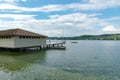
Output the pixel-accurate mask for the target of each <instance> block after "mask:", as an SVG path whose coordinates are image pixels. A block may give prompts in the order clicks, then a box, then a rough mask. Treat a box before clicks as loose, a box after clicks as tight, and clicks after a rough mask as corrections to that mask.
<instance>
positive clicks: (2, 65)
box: [0, 40, 120, 80]
mask: <svg viewBox="0 0 120 80" xmlns="http://www.w3.org/2000/svg"><path fill="white" fill-rule="evenodd" d="M71 42H72V41H67V43H66V47H67V49H66V50H46V51H28V52H5V51H0V80H120V52H119V50H120V41H82V40H81V41H77V42H78V43H71Z"/></svg>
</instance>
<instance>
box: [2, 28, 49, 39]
mask: <svg viewBox="0 0 120 80" xmlns="http://www.w3.org/2000/svg"><path fill="white" fill-rule="evenodd" d="M0 36H29V37H43V38H44V37H47V36H45V35H41V34H38V33H34V32H30V31H26V30H23V29H18V28H17V29H9V30H2V31H0Z"/></svg>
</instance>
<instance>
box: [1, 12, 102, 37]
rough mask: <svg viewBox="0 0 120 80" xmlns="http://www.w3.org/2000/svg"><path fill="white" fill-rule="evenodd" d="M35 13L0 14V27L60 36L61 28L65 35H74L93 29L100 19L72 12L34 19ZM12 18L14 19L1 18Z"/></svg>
mask: <svg viewBox="0 0 120 80" xmlns="http://www.w3.org/2000/svg"><path fill="white" fill-rule="evenodd" d="M34 17H35V15H20V14H2V15H0V29H2V28H3V27H4V29H6V28H23V29H27V30H30V31H35V32H38V33H42V34H46V35H48V36H62V34H63V32H62V31H63V28H64V30H65V34H66V36H75V35H76V34H78V35H80V34H82V33H88V32H87V31H93V30H94V28H95V27H96V26H97V25H100V23H102V21H100V19H98V18H96V17H93V16H92V17H91V16H90V15H88V14H82V13H72V14H67V15H52V16H50V18H49V19H47V20H36V19H35V18H34ZM1 18H2V19H1ZM3 18H4V19H6V18H7V19H8V18H12V19H14V20H8V21H7V20H3ZM93 23H94V24H93Z"/></svg>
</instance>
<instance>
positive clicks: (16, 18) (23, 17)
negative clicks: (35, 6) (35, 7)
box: [0, 14, 35, 21]
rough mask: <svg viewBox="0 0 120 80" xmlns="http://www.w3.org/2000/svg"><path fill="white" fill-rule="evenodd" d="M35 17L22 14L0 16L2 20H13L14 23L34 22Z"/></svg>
mask: <svg viewBox="0 0 120 80" xmlns="http://www.w3.org/2000/svg"><path fill="white" fill-rule="evenodd" d="M34 16H35V15H22V14H0V20H3V21H7V20H9V19H12V20H13V21H28V20H34Z"/></svg>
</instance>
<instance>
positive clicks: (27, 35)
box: [0, 29, 47, 49]
mask: <svg viewBox="0 0 120 80" xmlns="http://www.w3.org/2000/svg"><path fill="white" fill-rule="evenodd" d="M46 38H47V36H45V35H41V34H38V33H34V32H30V31H26V30H23V29H9V30H2V31H0V47H1V48H12V49H17V48H29V47H36V46H42V45H45V44H46Z"/></svg>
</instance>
